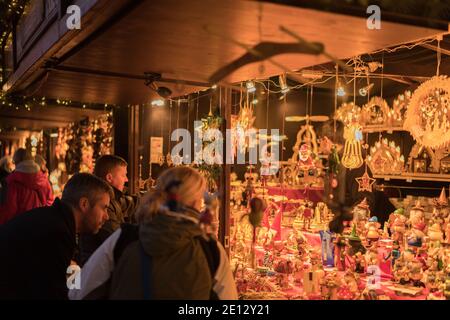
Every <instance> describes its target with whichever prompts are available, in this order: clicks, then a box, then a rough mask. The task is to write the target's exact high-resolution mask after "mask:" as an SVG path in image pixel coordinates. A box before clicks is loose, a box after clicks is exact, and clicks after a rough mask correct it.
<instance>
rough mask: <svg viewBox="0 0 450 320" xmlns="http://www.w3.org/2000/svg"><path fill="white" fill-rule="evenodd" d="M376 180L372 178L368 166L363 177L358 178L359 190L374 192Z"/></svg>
mask: <svg viewBox="0 0 450 320" xmlns="http://www.w3.org/2000/svg"><path fill="white" fill-rule="evenodd" d="M375 181H376V180H375V179H373V178H371V177H370V176H369V174H368V173H367V167H366V170H365V171H364V174H363V175H362V176H361V177H359V178H356V182H358V192H362V191H368V192H372V185H373V184H374V183H375Z"/></svg>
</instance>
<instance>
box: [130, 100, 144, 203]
mask: <svg viewBox="0 0 450 320" xmlns="http://www.w3.org/2000/svg"><path fill="white" fill-rule="evenodd" d="M140 107H141V106H140V105H138V104H136V105H132V106H131V107H130V113H129V117H130V118H129V121H128V123H129V127H128V173H129V174H128V175H129V182H128V189H129V192H130V193H131V194H136V193H138V192H139V144H140V141H139V132H140V130H141V129H142V128H141V126H140Z"/></svg>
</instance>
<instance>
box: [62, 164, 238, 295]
mask: <svg viewBox="0 0 450 320" xmlns="http://www.w3.org/2000/svg"><path fill="white" fill-rule="evenodd" d="M205 191H206V181H205V179H204V178H203V176H202V175H201V174H200V173H198V172H197V171H196V170H195V169H193V168H190V167H174V168H170V169H168V170H166V171H164V172H163V173H162V174H161V176H160V177H159V178H158V180H157V183H156V187H155V189H154V190H151V191H149V192H148V193H147V194H146V195H145V196H144V197H143V199H142V201H141V204H140V206H139V208H138V210H137V211H136V219H137V221H138V223H139V225H138V226H133V225H126V224H125V225H123V226H122V227H121V228H119V229H118V230H117V231H116V232H115V233H113V234H112V235H111V237H109V238H108V239H107V240H106V241H105V242H104V243H103V244H102V245H101V246H100V247H99V248H98V250H97V251H96V252H94V254H93V255H92V256H91V257H90V259H89V260H88V261H87V262H86V264H85V265H84V267H83V268H82V270H81V272H82V277H81V283H80V289H79V290H77V289H74V290H70V291H69V298H70V299H72V300H80V299H87V300H89V299H112V300H114V299H121V300H123V299H145V300H146V299H173V300H184V299H189V300H208V299H221V300H230V299H237V290H236V284H235V282H234V278H233V274H232V272H231V268H230V264H229V261H228V256H227V254H226V252H225V250H224V248H223V247H222V245H221V244H220V243H219V242H217V241H215V240H214V238H212V237H211V236H208V235H207V234H205V233H204V231H203V229H202V228H201V226H200V217H201V213H200V209H201V206H202V200H203V195H204V193H205Z"/></svg>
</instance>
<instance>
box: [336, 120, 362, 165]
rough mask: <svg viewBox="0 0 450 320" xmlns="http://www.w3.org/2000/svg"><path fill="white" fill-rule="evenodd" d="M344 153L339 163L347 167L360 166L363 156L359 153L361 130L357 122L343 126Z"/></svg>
mask: <svg viewBox="0 0 450 320" xmlns="http://www.w3.org/2000/svg"><path fill="white" fill-rule="evenodd" d="M344 139H345V146H344V153H343V155H342V159H341V163H342V165H343V166H344V167H346V168H348V169H356V168H359V167H361V166H362V164H363V162H364V161H363V158H362V154H361V140H362V131H361V126H360V125H358V124H355V123H353V124H351V125H349V126H346V127H345V128H344Z"/></svg>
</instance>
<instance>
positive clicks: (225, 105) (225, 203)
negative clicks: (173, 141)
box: [219, 87, 232, 255]
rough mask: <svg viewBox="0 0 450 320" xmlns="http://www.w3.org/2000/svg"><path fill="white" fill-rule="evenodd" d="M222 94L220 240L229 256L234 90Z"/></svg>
mask: <svg viewBox="0 0 450 320" xmlns="http://www.w3.org/2000/svg"><path fill="white" fill-rule="evenodd" d="M220 90H222V91H221V92H222V94H221V99H222V100H221V102H220V103H221V106H222V110H223V114H222V116H223V118H224V122H223V124H222V134H223V136H224V152H223V155H224V157H223V159H224V161H223V162H224V163H223V165H222V173H221V175H220V181H219V194H220V199H221V203H220V217H219V222H220V224H219V240H220V242H221V243H222V244H223V246H224V248H225V250H226V252H227V254H228V255H229V254H230V242H229V238H230V173H231V165H230V164H226V156H225V155H226V147H225V146H226V143H227V142H228V141H226V134H225V133H226V129H230V128H231V107H232V99H231V97H232V90H231V89H230V88H225V87H222V88H220Z"/></svg>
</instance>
